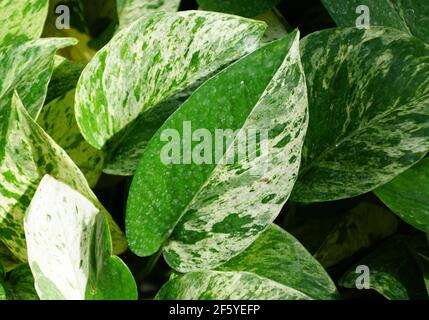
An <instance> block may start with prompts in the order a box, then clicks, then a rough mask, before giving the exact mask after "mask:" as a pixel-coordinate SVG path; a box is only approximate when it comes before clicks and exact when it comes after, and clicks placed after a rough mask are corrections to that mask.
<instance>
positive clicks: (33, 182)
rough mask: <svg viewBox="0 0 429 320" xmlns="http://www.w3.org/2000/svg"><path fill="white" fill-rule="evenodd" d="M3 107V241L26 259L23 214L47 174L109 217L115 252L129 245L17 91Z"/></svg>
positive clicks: (0, 231) (0, 115) (0, 183)
mask: <svg viewBox="0 0 429 320" xmlns="http://www.w3.org/2000/svg"><path fill="white" fill-rule="evenodd" d="M6 98H8V99H3V100H2V106H1V107H0V241H2V242H3V243H4V244H5V245H6V246H7V247H8V249H9V250H10V251H11V252H12V253H13V254H14V255H15V256H16V257H17V258H19V259H20V260H22V261H25V260H26V259H27V255H26V249H25V240H24V230H23V218H24V214H25V211H26V209H27V207H28V205H29V203H30V200H31V198H32V197H33V195H34V192H35V190H36V187H37V185H38V184H39V182H40V180H41V179H42V177H43V176H44V175H45V174H51V175H53V176H54V177H55V178H57V179H59V180H61V181H64V182H66V183H68V184H69V185H70V186H72V187H73V188H74V189H76V190H78V191H79V192H81V193H82V194H83V195H85V196H86V197H87V198H88V199H90V200H91V201H92V202H93V203H94V205H95V206H97V207H98V208H99V209H100V211H101V212H103V213H104V214H105V215H106V217H107V218H108V220H109V223H110V226H111V230H112V236H113V238H114V246H115V252H122V251H124V250H125V248H126V241H125V239H124V236H123V234H122V232H121V230H120V229H119V227H118V226H117V225H116V224H115V222H114V221H113V219H112V218H111V217H110V215H109V214H108V213H107V212H106V211H105V209H104V208H103V207H102V205H101V204H100V203H99V202H98V200H97V198H96V197H95V195H94V194H93V192H92V191H91V189H90V188H89V186H88V183H87V182H86V179H85V177H84V176H83V174H82V173H81V172H80V170H79V169H78V168H77V166H76V165H75V164H74V163H73V161H72V160H71V159H70V158H69V156H68V155H67V154H66V152H65V151H64V150H62V149H61V148H60V147H59V146H58V145H57V144H56V143H55V142H54V141H53V140H52V138H51V137H49V136H48V135H47V134H46V133H45V132H44V131H43V129H42V128H40V127H39V126H38V125H37V124H36V123H35V122H34V121H33V119H32V118H31V117H30V116H29V115H28V113H27V112H26V110H25V109H24V107H23V106H22V103H21V101H20V100H19V98H18V97H17V96H16V95H9V96H8V97H6Z"/></svg>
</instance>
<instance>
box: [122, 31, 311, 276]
mask: <svg viewBox="0 0 429 320" xmlns="http://www.w3.org/2000/svg"><path fill="white" fill-rule="evenodd" d="M298 39H299V34H298V32H294V33H292V34H290V35H288V36H287V37H285V38H283V39H281V40H279V41H277V42H273V43H271V44H269V45H267V46H265V47H262V48H260V49H258V50H256V51H255V52H253V53H251V54H250V55H248V56H246V57H245V58H243V59H241V60H239V61H238V62H236V63H234V64H232V65H231V66H229V67H228V68H226V69H225V70H223V71H221V72H220V73H218V74H217V75H216V76H215V77H213V78H211V79H210V80H208V81H207V82H206V83H205V84H203V85H202V86H201V87H200V88H199V89H198V90H197V91H195V92H194V94H193V95H192V96H191V97H190V98H189V99H188V100H187V101H186V102H185V103H184V104H183V105H182V106H181V107H180V109H179V110H178V111H177V112H176V113H174V114H173V115H172V116H171V117H170V118H169V119H168V120H167V121H166V122H165V123H164V125H163V126H162V127H161V129H160V130H159V131H158V132H157V134H156V135H155V136H154V137H153V138H152V140H151V141H150V143H149V145H148V146H147V148H146V150H145V152H144V154H143V157H142V160H141V162H140V164H139V167H138V169H137V172H136V175H135V177H134V180H133V182H132V185H131V189H130V194H129V198H128V204H127V216H126V226H127V236H128V240H129V244H130V248H131V249H132V250H133V251H134V252H135V253H137V254H139V255H150V254H152V253H154V252H156V251H157V250H158V249H159V248H160V247H161V246H162V245H163V244H164V243H165V241H167V239H168V238H169V237H170V235H171V239H170V241H169V242H168V243H167V244H166V246H165V252H164V255H165V258H166V259H167V261H168V263H169V264H170V266H172V267H173V268H174V269H176V270H179V271H181V272H185V271H191V270H200V269H208V268H214V267H216V266H219V265H220V264H222V263H224V262H226V261H228V260H229V259H230V258H232V257H233V256H235V255H237V254H238V253H240V252H241V251H243V250H244V249H245V248H246V247H248V246H249V245H250V244H251V243H252V242H253V241H254V240H255V239H256V238H257V237H258V235H259V234H260V233H261V232H263V231H264V230H265V228H267V227H268V226H269V225H270V224H271V223H272V222H273V220H274V219H275V218H276V216H277V215H278V213H279V212H280V210H281V208H282V206H283V205H284V203H285V202H286V201H287V199H288V197H289V194H290V191H291V189H292V187H293V184H294V182H295V179H296V177H297V171H298V168H299V164H300V152H301V148H302V143H303V139H304V136H305V131H306V127H307V120H308V117H307V95H306V87H305V78H304V74H303V70H302V66H301V63H300V57H299V48H298V47H299V45H298ZM268 61H269V62H268ZM185 121H191V124H192V128H193V130H197V129H198V128H205V129H207V130H208V131H209V132H210V133H211V135H212V136H213V137H214V136H215V135H216V133H215V132H216V130H217V129H224V130H225V129H231V130H234V131H235V130H240V131H241V132H242V133H246V134H248V135H249V139H248V140H247V141H251V137H252V133H251V132H252V131H253V135H255V134H256V135H257V134H258V130H259V132H261V131H262V132H263V131H265V132H266V133H267V135H266V136H265V135H262V134H261V139H262V140H263V141H262V142H261V145H262V144H264V145H266V153H265V155H268V157H267V158H264V159H261V158H263V157H247V158H246V159H242V161H239V162H237V161H234V164H224V163H225V161H218V162H217V163H216V161H213V162H212V163H207V162H206V163H203V164H198V163H192V164H189V165H187V164H170V165H166V164H164V163H163V162H162V161H161V159H160V152H161V151H162V149H163V147H164V146H165V142H162V140H161V138H160V137H161V133H162V132H163V131H164V130H168V129H174V130H178V132H182V130H183V127H184V123H185ZM230 140H231V141H229V142H227V144H226V147H225V148H223V150H222V151H223V153H222V154H221V156H222V157H223V158H224V159H225V157H226V156H227V155H226V153H225V150H227V149H228V148H230V149H231V151H232V152H234V154H235V159H238V150H237V149H238V148H236V147H234V148H233V147H232V146H234V145H237V144H238V141H237V136H236V137H235V138H234V137H233V138H232V139H230ZM197 144H198V143H197V142H196V141H193V142H192V149H191V150H193V148H194V147H196V145H197ZM182 147H183V146H180V150H183V149H182ZM246 147H248V146H247V145H246ZM231 151H228V153H230V152H231ZM213 152H214V151H213ZM181 154H183V152H182V151H181ZM213 159H214V158H213ZM173 231H174V233H173ZM172 233H173V234H172Z"/></svg>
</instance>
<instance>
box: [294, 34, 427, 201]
mask: <svg viewBox="0 0 429 320" xmlns="http://www.w3.org/2000/svg"><path fill="white" fill-rule="evenodd" d="M301 47H302V51H303V58H302V60H303V65H304V70H305V73H306V78H307V87H308V92H309V114H310V115H309V116H310V119H311V121H310V125H309V129H308V132H307V137H306V141H305V144H304V149H303V164H302V167H301V170H300V176H299V179H298V182H297V184H296V187H295V189H294V192H293V194H292V199H293V200H296V201H300V202H317V201H328V200H337V199H343V198H348V197H353V196H357V195H360V194H363V193H366V192H368V191H371V190H373V189H375V188H377V187H379V186H381V185H383V184H385V183H387V182H389V181H390V180H392V179H393V178H394V177H396V176H398V175H399V174H401V173H402V172H404V171H406V170H407V169H408V168H410V167H411V166H412V165H414V164H415V163H417V162H418V161H419V160H421V159H422V158H423V156H424V155H425V154H426V152H427V150H428V149H429V46H427V45H425V44H424V43H423V42H421V41H420V40H418V39H416V38H414V37H411V36H408V35H406V34H404V33H400V32H397V31H396V30H393V29H385V28H380V27H373V28H371V29H370V30H357V29H354V28H344V29H331V30H325V31H321V32H316V33H313V34H311V35H310V36H308V37H306V38H305V39H304V40H303V41H302V46H301Z"/></svg>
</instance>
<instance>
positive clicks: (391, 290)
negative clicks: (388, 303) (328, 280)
mask: <svg viewBox="0 0 429 320" xmlns="http://www.w3.org/2000/svg"><path fill="white" fill-rule="evenodd" d="M413 241H415V240H414V239H412V238H410V237H395V238H393V239H391V240H389V241H387V242H385V243H384V244H382V245H381V246H379V247H378V248H377V249H376V250H374V251H373V252H372V253H370V254H369V255H368V256H367V257H365V258H363V259H362V260H361V261H360V262H358V263H357V264H356V265H355V266H353V267H352V268H350V270H349V271H347V272H346V274H345V275H344V276H343V277H342V278H341V280H340V285H341V286H343V287H346V288H356V281H357V280H358V279H357V278H358V277H359V276H360V275H361V273H359V272H358V273H356V267H357V266H360V265H362V266H367V267H368V268H369V272H370V278H369V279H370V283H369V284H370V288H371V289H373V290H375V291H377V292H378V293H380V294H381V295H383V296H384V297H386V298H387V299H389V300H408V299H427V298H428V293H427V291H426V287H425V282H424V278H423V274H422V272H421V271H420V269H419V266H418V265H417V262H416V260H415V256H414V254H413V252H412V250H411V246H412V245H413V244H412V242H413Z"/></svg>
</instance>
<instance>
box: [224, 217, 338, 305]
mask: <svg viewBox="0 0 429 320" xmlns="http://www.w3.org/2000/svg"><path fill="white" fill-rule="evenodd" d="M218 270H219V271H239V272H251V273H254V274H257V275H259V276H261V277H264V278H267V279H270V280H273V281H275V282H277V283H279V284H283V285H285V286H287V287H290V288H293V289H295V290H297V291H299V292H301V293H303V294H305V295H307V296H309V297H311V298H313V299H321V300H330V299H337V298H339V294H338V292H337V289H336V287H335V284H334V282H333V281H332V280H331V278H330V277H329V275H328V274H327V273H326V271H325V270H324V269H323V267H322V266H321V265H320V264H319V262H318V261H317V260H316V259H315V258H313V257H312V255H311V254H310V253H309V252H308V251H307V250H306V249H305V248H304V247H303V246H302V245H301V244H300V243H299V242H298V240H296V239H295V238H294V237H293V236H291V235H290V234H289V233H287V232H286V231H284V230H283V229H282V228H280V227H278V226H276V225H271V226H270V227H269V228H268V229H267V230H266V231H264V233H262V234H261V235H260V236H259V238H258V239H257V240H256V241H255V242H254V243H253V244H252V245H251V246H250V247H249V248H247V249H246V250H245V251H243V252H242V253H240V254H239V255H238V256H236V257H234V258H233V259H231V260H230V261H228V262H227V263H225V264H224V265H222V266H220V267H219V268H218Z"/></svg>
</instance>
